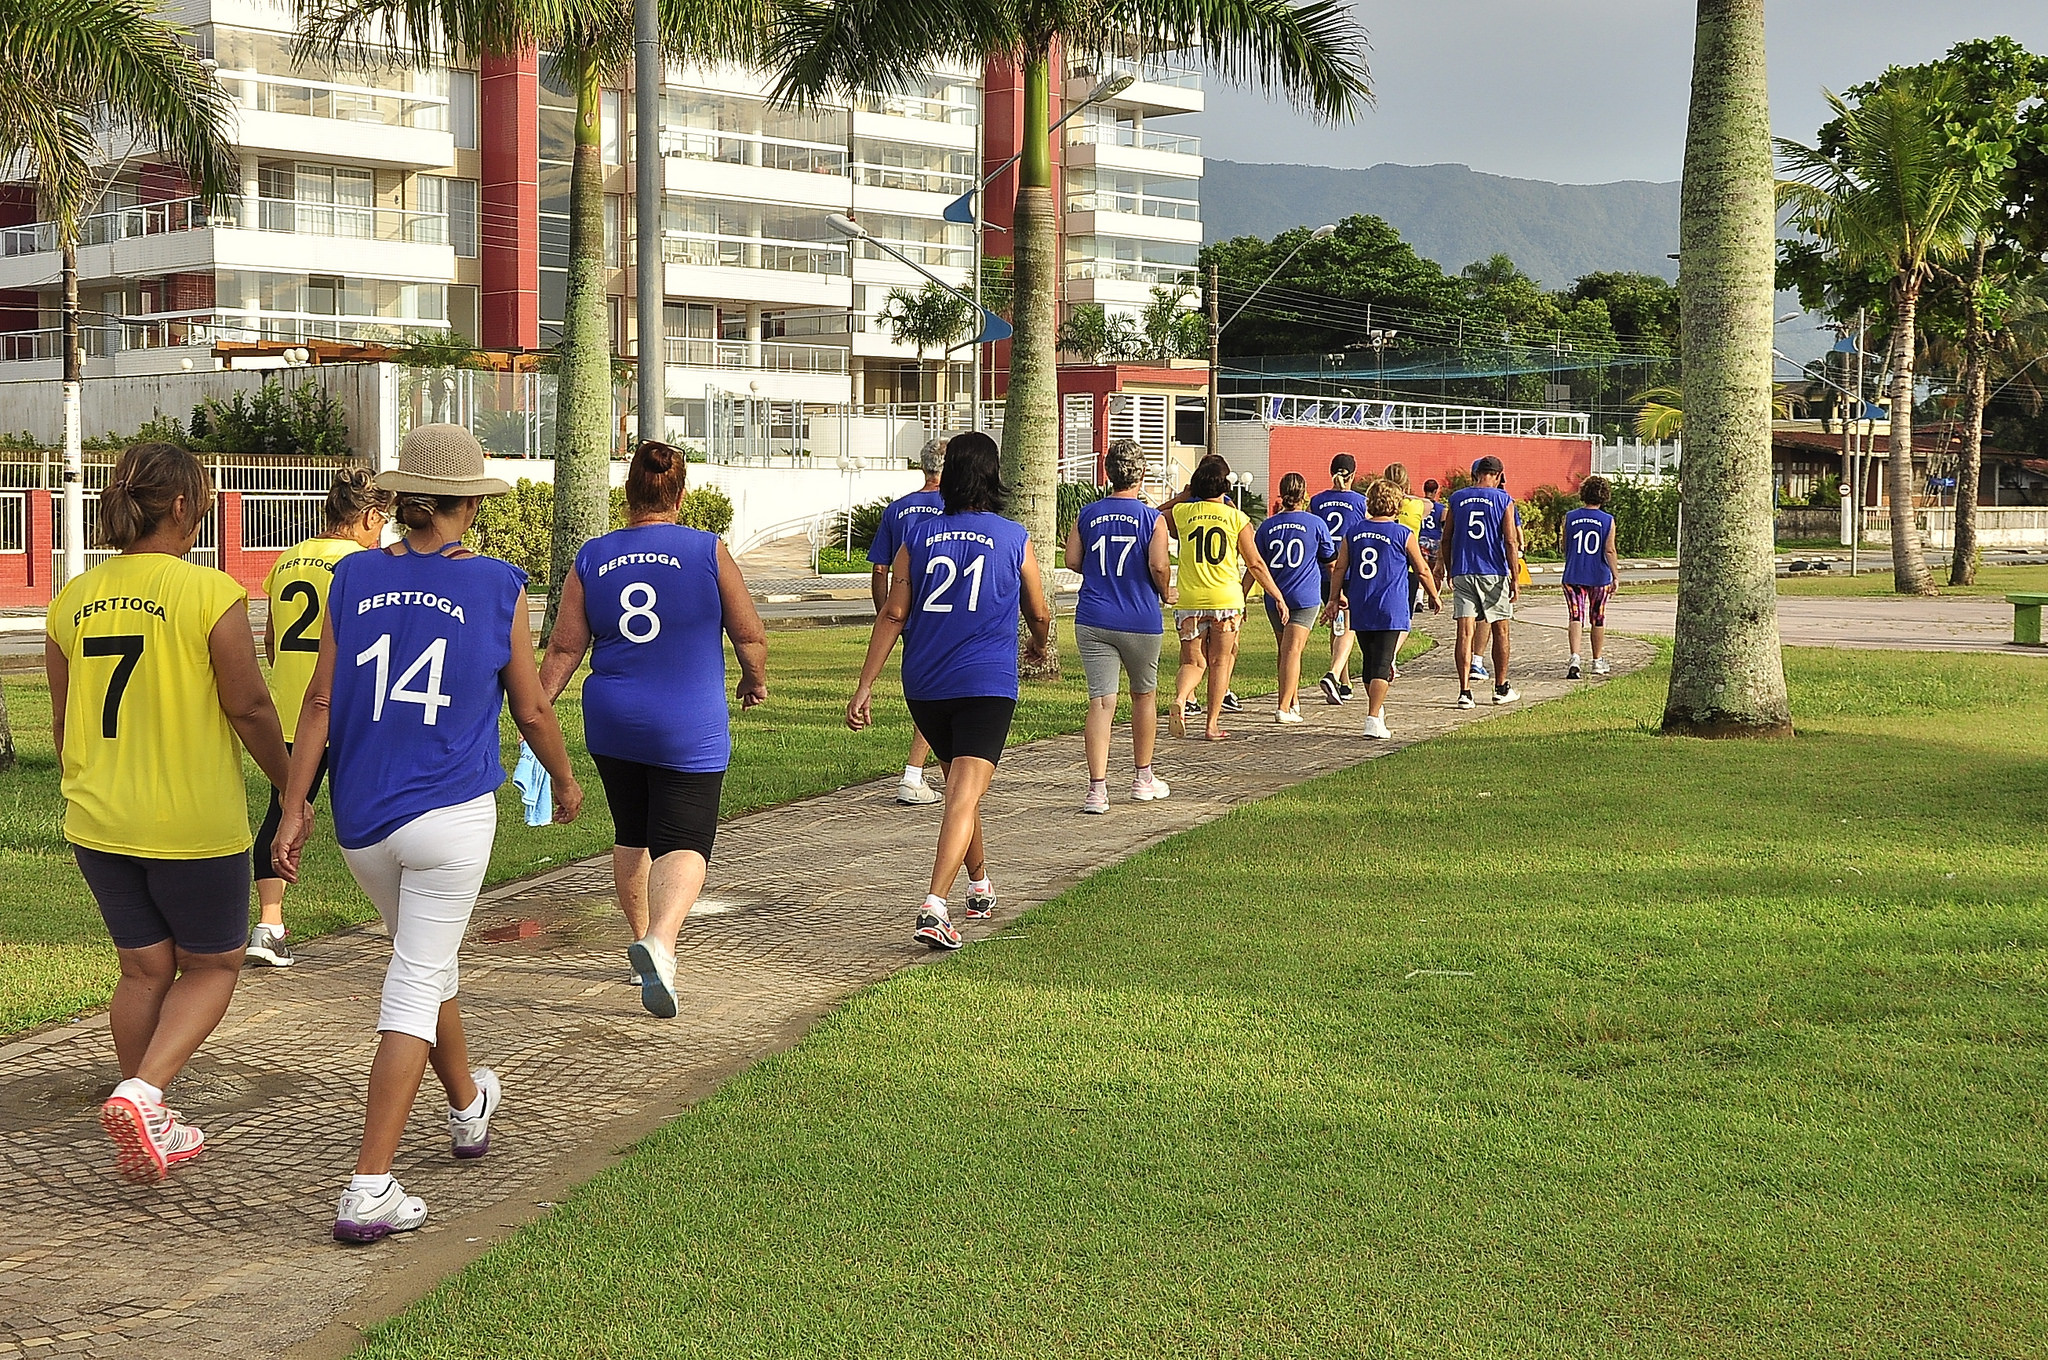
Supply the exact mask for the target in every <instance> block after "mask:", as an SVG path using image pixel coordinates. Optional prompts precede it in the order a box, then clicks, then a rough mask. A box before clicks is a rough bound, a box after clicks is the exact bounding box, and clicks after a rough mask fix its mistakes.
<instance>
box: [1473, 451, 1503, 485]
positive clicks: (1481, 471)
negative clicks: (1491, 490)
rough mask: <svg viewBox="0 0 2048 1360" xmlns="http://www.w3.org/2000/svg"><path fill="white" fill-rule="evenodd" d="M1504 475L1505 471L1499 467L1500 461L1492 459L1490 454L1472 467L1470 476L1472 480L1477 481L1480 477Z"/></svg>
mask: <svg viewBox="0 0 2048 1360" xmlns="http://www.w3.org/2000/svg"><path fill="white" fill-rule="evenodd" d="M1506 473H1507V469H1506V468H1504V467H1502V466H1501V463H1500V459H1498V458H1496V457H1494V456H1493V455H1492V454H1490V453H1489V454H1487V455H1486V456H1485V457H1484V458H1481V459H1480V460H1479V461H1478V462H1476V463H1474V464H1473V465H1472V476H1473V479H1474V480H1477V479H1478V478H1481V477H1500V476H1505V475H1506Z"/></svg>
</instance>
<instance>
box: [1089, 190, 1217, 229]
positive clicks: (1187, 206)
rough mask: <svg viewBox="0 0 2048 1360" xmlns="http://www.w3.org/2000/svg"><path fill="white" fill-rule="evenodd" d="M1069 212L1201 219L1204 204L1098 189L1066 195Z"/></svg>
mask: <svg viewBox="0 0 2048 1360" xmlns="http://www.w3.org/2000/svg"><path fill="white" fill-rule="evenodd" d="M1067 211H1068V212H1119V213H1132V214H1134V215H1136V216H1139V217H1170V218H1173V219H1174V220H1176V221H1181V222H1198V221H1200V220H1201V217H1202V205H1201V204H1200V203H1197V202H1195V201H1194V200H1193V199H1188V198H1153V197H1151V196H1150V195H1147V194H1117V193H1110V192H1108V191H1107V190H1103V189H1096V190H1093V191H1091V192H1088V193H1080V194H1069V195H1067Z"/></svg>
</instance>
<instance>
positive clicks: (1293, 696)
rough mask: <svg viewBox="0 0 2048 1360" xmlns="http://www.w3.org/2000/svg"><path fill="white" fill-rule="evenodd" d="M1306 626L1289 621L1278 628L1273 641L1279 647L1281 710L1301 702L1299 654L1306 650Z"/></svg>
mask: <svg viewBox="0 0 2048 1360" xmlns="http://www.w3.org/2000/svg"><path fill="white" fill-rule="evenodd" d="M1308 633H1309V630H1308V629H1306V628H1301V627H1297V626H1296V625H1294V624H1292V623H1289V624H1287V625H1285V626H1284V627H1282V628H1280V629H1279V630H1278V632H1277V633H1276V635H1275V641H1276V642H1277V643H1278V644H1279V648H1280V700H1279V704H1278V707H1279V708H1281V709H1282V710H1286V709H1291V708H1294V707H1297V706H1298V705H1299V704H1300V703H1301V654H1302V653H1303V652H1305V651H1307V650H1308Z"/></svg>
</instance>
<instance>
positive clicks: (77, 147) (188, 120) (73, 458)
mask: <svg viewBox="0 0 2048 1360" xmlns="http://www.w3.org/2000/svg"><path fill="white" fill-rule="evenodd" d="M183 31H184V30H181V29H179V28H178V27H176V26H175V25H172V24H169V23H166V22H164V21H163V20H161V19H159V18H157V17H156V15H155V13H154V11H153V10H152V9H150V8H149V7H148V6H147V5H145V4H141V3H136V0H9V3H8V4H7V5H6V6H5V7H0V164H6V163H17V162H18V163H20V164H21V165H23V166H24V167H25V168H26V169H27V171H28V173H29V175H30V176H31V177H32V178H33V179H34V181H35V185H36V195H37V198H38V199H39V200H40V207H41V211H42V215H43V217H44V218H45V219H46V220H48V221H49V222H51V223H52V224H53V225H54V226H55V229H56V237H57V247H58V249H59V250H61V251H62V252H63V257H64V303H63V318H64V319H63V327H64V329H63V360H64V458H65V469H66V476H67V480H68V481H69V484H70V485H72V486H76V485H77V481H76V479H75V477H73V476H72V474H75V473H76V472H77V471H78V464H79V459H80V436H81V435H82V433H83V431H82V429H81V426H80V392H79V387H80V380H81V379H82V377H83V376H84V375H83V369H84V354H83V351H82V350H81V348H80V345H79V340H78V233H79V228H80V226H81V224H82V223H83V222H84V220H85V218H86V217H87V216H88V215H89V214H90V213H91V211H92V209H93V206H94V205H95V204H96V203H97V202H98V200H99V197H100V195H101V194H102V193H104V192H105V189H106V184H105V181H104V180H103V179H102V178H101V171H102V167H103V166H104V164H105V156H104V154H103V152H102V150H101V137H102V135H103V134H104V133H106V132H107V131H109V130H118V131H121V132H124V133H127V134H129V135H131V136H133V137H134V138H135V139H136V140H137V141H139V142H140V143H142V144H143V145H146V146H151V147H153V148H154V149H155V150H156V152H157V153H158V154H159V155H162V156H163V157H164V158H165V159H167V160H168V161H170V162H171V163H172V164H174V165H176V166H177V167H178V168H179V169H180V170H182V171H183V172H184V173H185V174H186V175H187V176H188V177H189V178H190V179H191V181H192V186H193V190H194V192H195V193H196V194H197V195H198V196H199V197H201V198H205V199H208V200H210V201H213V202H218V201H219V200H220V199H223V198H225V197H226V196H227V195H228V194H230V193H232V192H233V190H234V185H235V182H236V178H237V173H238V172H237V167H236V163H235V157H234V148H233V146H232V144H231V142H230V130H231V128H232V126H233V124H232V121H231V113H230V105H229V102H228V97H227V93H226V92H225V91H224V90H222V89H221V87H220V85H219V84H218V83H217V82H216V81H215V80H214V78H213V73H212V71H211V70H209V69H208V68H207V67H206V66H205V65H204V64H202V63H201V62H200V60H199V58H198V57H197V56H196V55H195V54H194V53H193V52H192V50H191V49H190V48H188V47H186V46H184V45H183V44H182V43H180V42H179V41H178V39H179V37H180V35H181V33H182V32H183ZM65 518H66V519H67V520H69V519H71V518H72V517H71V516H70V515H69V514H68V513H67V515H66V516H65ZM77 527H78V526H77V525H76V524H75V523H73V524H69V525H67V527H66V533H67V535H69V534H71V533H74V532H76V530H77ZM68 541H69V539H68V538H67V542H68ZM13 763H14V734H13V730H12V728H11V727H10V725H9V723H8V719H7V704H6V700H5V698H4V697H0V770H4V769H6V768H8V767H9V766H10V765H12V764H13Z"/></svg>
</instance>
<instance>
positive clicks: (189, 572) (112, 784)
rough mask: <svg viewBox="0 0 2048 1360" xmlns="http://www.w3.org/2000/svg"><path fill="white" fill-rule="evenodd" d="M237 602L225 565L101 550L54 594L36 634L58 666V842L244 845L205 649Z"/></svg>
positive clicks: (201, 848)
mask: <svg viewBox="0 0 2048 1360" xmlns="http://www.w3.org/2000/svg"><path fill="white" fill-rule="evenodd" d="M246 598H247V595H246V592H244V591H243V589H242V588H241V587H240V586H239V585H236V584H235V582H234V580H233V578H231V577H229V576H228V575H227V574H226V573H224V572H218V571H215V570H214V569H213V568H211V567H201V566H196V565H194V564H193V563H190V562H187V561H185V560H184V559H182V558H177V557H172V556H170V555H169V554H167V553H123V554H120V555H118V556H115V557H111V558H108V559H107V560H106V561H105V562H102V563H101V564H100V565H98V566H97V567H94V568H93V569H92V570H91V571H88V572H86V573H85V574H84V575H82V576H79V577H78V578H77V579H75V580H73V581H71V582H70V583H69V584H67V585H66V586H65V587H64V589H63V590H61V591H59V592H58V594H57V598H56V599H55V600H54V601H53V602H52V603H51V605H50V614H49V623H48V628H49V634H50V640H51V641H52V642H54V643H56V644H57V647H58V650H60V651H62V652H63V653H64V656H65V659H66V660H67V661H68V662H69V663H70V668H71V678H70V683H69V685H68V687H67V688H66V690H65V699H64V753H63V789H64V800H65V804H66V807H65V813H64V838H65V839H66V840H68V841H71V842H73V843H74V844H77V845H83V846H85V847H87V848H88V849H92V850H104V851H106V852H107V853H109V854H115V855H137V856H141V857H143V858H147V859H211V858H214V857H216V856H219V855H232V854H237V853H239V852H242V851H245V850H247V849H248V848H249V846H250V845H251V843H252V842H253V841H254V839H255V838H254V837H253V836H251V835H250V834H249V803H248V794H247V792H246V791H245V789H244V787H243V784H242V745H241V742H240V740H239V739H237V737H236V736H235V729H234V728H233V727H232V726H230V725H229V723H228V719H227V715H226V714H225V713H223V712H221V707H220V694H219V691H218V689H217V688H216V687H215V683H214V674H213V657H212V653H211V652H210V651H209V650H208V648H207V635H208V634H209V633H211V632H212V631H213V626H214V624H216V623H218V622H220V618H221V616H222V615H223V614H225V613H227V612H228V610H229V609H231V608H233V607H234V605H235V603H236V602H237V601H239V600H243V599H246Z"/></svg>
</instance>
